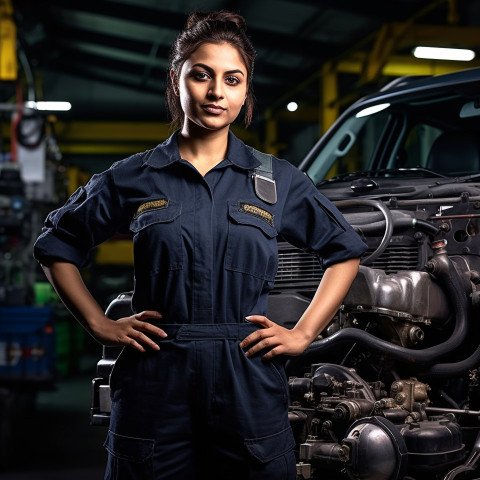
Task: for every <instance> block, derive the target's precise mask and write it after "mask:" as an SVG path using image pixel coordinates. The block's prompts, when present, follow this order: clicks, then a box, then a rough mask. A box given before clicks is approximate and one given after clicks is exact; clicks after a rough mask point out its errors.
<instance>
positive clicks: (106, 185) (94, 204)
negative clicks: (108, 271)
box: [33, 169, 122, 268]
mask: <svg viewBox="0 0 480 480" xmlns="http://www.w3.org/2000/svg"><path fill="white" fill-rule="evenodd" d="M121 208H122V207H121V202H120V200H119V198H118V195H117V192H116V189H115V185H114V181H113V173H112V169H109V170H107V171H105V172H103V173H101V174H96V175H94V176H93V177H92V178H91V179H90V181H89V182H88V183H87V184H86V185H85V186H84V187H80V188H79V189H77V190H76V191H75V192H74V193H73V194H72V196H71V197H70V198H69V199H68V200H67V202H66V203H65V205H63V206H62V207H60V208H58V209H57V210H54V211H52V212H51V213H50V214H49V215H48V216H47V218H46V220H45V223H44V226H43V229H42V233H41V235H40V236H39V237H38V238H37V240H36V242H35V244H34V248H33V255H34V257H35V258H36V259H37V260H38V261H39V262H41V263H48V262H50V261H53V260H61V261H66V262H69V263H73V264H74V265H76V266H77V267H79V268H81V267H84V266H85V265H86V264H87V263H88V259H89V253H90V250H91V249H92V248H93V247H95V246H96V245H98V244H100V243H102V242H103V241H105V240H107V239H108V238H110V237H111V236H112V235H113V234H114V233H115V232H116V231H118V230H119V229H120V228H121V227H120V223H121V222H120V219H121Z"/></svg>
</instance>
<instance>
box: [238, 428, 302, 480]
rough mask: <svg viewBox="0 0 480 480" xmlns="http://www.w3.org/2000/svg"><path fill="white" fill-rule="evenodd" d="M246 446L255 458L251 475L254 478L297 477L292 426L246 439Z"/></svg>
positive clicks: (277, 478) (259, 479) (286, 479)
mask: <svg viewBox="0 0 480 480" xmlns="http://www.w3.org/2000/svg"><path fill="white" fill-rule="evenodd" d="M245 446H246V448H247V450H248V452H249V454H250V455H251V457H252V460H253V461H252V466H251V468H250V476H249V478H251V479H252V480H257V479H258V480H261V479H263V480H265V479H275V480H294V479H295V477H296V460H295V455H294V453H293V447H294V446H295V439H294V437H293V433H292V429H291V428H290V427H288V428H286V429H284V430H282V431H281V432H278V433H276V434H273V435H269V436H266V437H259V438H249V439H245Z"/></svg>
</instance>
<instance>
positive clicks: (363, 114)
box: [355, 103, 390, 118]
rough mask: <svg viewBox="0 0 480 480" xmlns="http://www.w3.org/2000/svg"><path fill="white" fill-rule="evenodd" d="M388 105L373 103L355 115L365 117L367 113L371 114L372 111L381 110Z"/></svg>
mask: <svg viewBox="0 0 480 480" xmlns="http://www.w3.org/2000/svg"><path fill="white" fill-rule="evenodd" d="M389 106H390V104H389V103H379V104H378V105H373V106H371V107H367V108H364V109H363V110H360V111H359V112H358V113H357V114H356V115H355V116H356V117H357V118H360V117H366V116H368V115H373V114H374V113H378V112H381V111H382V110H385V109H386V108H388V107H389Z"/></svg>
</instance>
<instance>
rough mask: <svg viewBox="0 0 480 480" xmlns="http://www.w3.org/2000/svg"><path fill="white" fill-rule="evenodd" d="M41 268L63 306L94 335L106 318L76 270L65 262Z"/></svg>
mask: <svg viewBox="0 0 480 480" xmlns="http://www.w3.org/2000/svg"><path fill="white" fill-rule="evenodd" d="M42 268H43V271H44V272H45V275H46V276H47V278H48V280H49V282H50V283H51V284H52V286H53V288H54V289H55V291H56V292H57V294H58V296H59V297H60V300H61V301H62V302H63V304H64V305H65V306H66V307H67V308H68V310H69V311H70V312H71V313H72V315H73V316H74V317H75V318H76V319H77V320H78V321H79V322H80V324H81V325H82V326H83V327H84V328H85V329H86V330H87V331H88V332H89V333H90V334H92V335H94V332H95V330H97V329H98V325H99V323H100V322H102V321H105V318H106V317H105V314H104V313H103V310H102V309H101V307H100V305H99V304H98V303H97V302H96V300H95V299H94V298H93V296H92V295H91V294H90V292H89V290H88V288H87V287H86V285H85V283H84V282H83V279H82V276H81V274H80V271H79V270H78V268H77V267H76V266H75V265H73V264H71V263H67V262H53V263H51V264H49V265H48V266H47V265H42Z"/></svg>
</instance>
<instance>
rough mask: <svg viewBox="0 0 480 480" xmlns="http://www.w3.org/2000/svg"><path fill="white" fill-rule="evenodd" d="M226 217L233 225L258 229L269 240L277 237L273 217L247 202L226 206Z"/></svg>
mask: <svg viewBox="0 0 480 480" xmlns="http://www.w3.org/2000/svg"><path fill="white" fill-rule="evenodd" d="M228 215H229V217H230V218H231V219H232V220H233V221H234V222H235V223H238V224H240V225H250V226H252V227H256V228H259V229H260V230H262V231H263V233H265V235H267V236H268V237H270V238H274V237H276V236H277V230H276V228H275V226H274V225H275V224H274V215H273V213H271V212H269V211H268V210H266V209H265V208H264V207H260V206H258V205H255V204H254V203H252V202H248V201H246V202H242V201H239V202H232V203H229V206H228Z"/></svg>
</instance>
